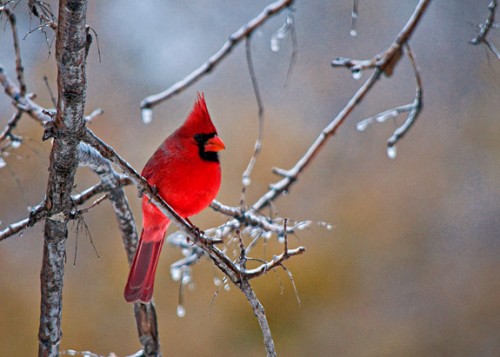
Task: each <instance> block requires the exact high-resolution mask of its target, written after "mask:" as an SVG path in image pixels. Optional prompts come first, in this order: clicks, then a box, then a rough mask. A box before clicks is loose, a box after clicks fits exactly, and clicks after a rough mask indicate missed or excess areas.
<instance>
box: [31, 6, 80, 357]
mask: <svg viewBox="0 0 500 357" xmlns="http://www.w3.org/2000/svg"><path fill="white" fill-rule="evenodd" d="M86 12H87V1H86V0H61V1H60V2H59V26H58V29H57V40H56V61H57V70H58V72H57V86H58V103H57V115H56V118H55V121H54V122H53V125H52V126H51V127H50V128H49V129H47V130H48V131H47V132H46V135H45V137H53V138H54V142H53V145H52V151H51V154H50V166H49V179H48V183H47V194H46V202H45V206H46V209H47V211H48V217H47V218H46V220H45V227H44V249H43V262H42V271H41V273H40V283H41V306H40V328H39V334H38V339H39V348H38V355H39V356H58V355H59V345H60V343H61V317H62V289H63V277H64V259H65V253H66V249H65V242H66V238H67V236H68V227H67V223H68V221H69V216H68V215H69V213H70V210H71V205H72V201H71V191H72V189H73V183H74V176H75V172H76V168H77V166H78V144H79V142H80V138H81V137H82V135H83V133H84V132H85V120H84V118H83V111H84V107H85V96H86V76H85V48H86V44H87V38H86V30H85V23H86Z"/></svg>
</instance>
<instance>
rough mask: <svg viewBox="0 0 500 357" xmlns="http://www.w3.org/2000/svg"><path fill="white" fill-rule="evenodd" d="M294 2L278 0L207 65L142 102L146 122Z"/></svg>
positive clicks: (240, 30)
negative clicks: (153, 110)
mask: <svg viewBox="0 0 500 357" xmlns="http://www.w3.org/2000/svg"><path fill="white" fill-rule="evenodd" d="M292 3H293V0H278V1H276V2H274V3H272V4H270V5H268V6H266V7H265V8H264V10H262V12H261V13H260V14H258V15H257V16H256V17H255V18H253V19H252V20H250V21H249V22H248V23H246V24H245V25H243V26H241V27H240V28H239V29H238V31H236V32H234V33H233V34H232V35H231V36H229V38H228V40H227V41H226V42H225V43H224V44H223V45H222V47H221V48H220V49H219V50H218V51H217V52H216V53H214V54H213V55H212V56H211V57H210V58H209V59H208V60H207V61H206V62H205V63H203V64H202V65H201V66H200V67H198V68H197V69H195V70H194V71H193V72H191V73H190V74H188V75H187V76H186V77H184V78H183V79H181V80H180V81H178V82H176V83H174V84H173V85H172V86H170V87H169V88H167V89H166V90H164V91H163V92H160V93H158V94H153V95H150V96H149V97H146V98H145V99H143V100H142V102H141V112H142V117H143V121H144V122H149V121H150V120H151V116H152V113H151V110H152V108H153V107H154V106H156V105H158V104H159V103H161V102H163V101H165V100H167V99H169V98H171V97H173V96H174V95H176V94H179V93H180V92H182V91H183V90H185V89H186V88H188V87H189V86H191V85H192V84H193V83H195V82H197V81H198V80H199V79H201V78H202V77H203V76H205V75H207V74H208V73H210V72H211V71H212V70H213V69H214V68H215V67H216V66H217V65H218V64H219V63H220V62H221V61H222V60H223V59H224V58H225V57H226V56H227V55H228V54H229V53H230V52H231V51H232V50H233V49H234V48H235V47H236V45H238V44H239V43H240V42H241V41H243V40H245V39H246V38H247V37H248V36H250V35H251V34H252V33H253V32H254V31H255V30H256V29H258V28H259V27H260V26H262V25H263V24H264V23H265V22H266V21H267V20H268V19H269V18H271V17H272V16H273V15H276V14H278V13H279V12H280V11H281V10H283V9H285V8H287V7H289V6H291V5H292Z"/></svg>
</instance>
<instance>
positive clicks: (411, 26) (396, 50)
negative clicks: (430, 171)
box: [332, 0, 430, 158]
mask: <svg viewBox="0 0 500 357" xmlns="http://www.w3.org/2000/svg"><path fill="white" fill-rule="evenodd" d="M429 4H430V0H420V1H419V3H418V4H417V7H416V8H415V11H414V12H413V14H412V16H411V17H410V19H409V20H408V22H407V23H406V25H405V26H404V27H403V29H402V30H401V31H400V32H399V34H398V35H397V36H396V39H395V40H394V42H393V43H392V44H391V45H390V46H389V48H387V49H386V50H385V51H383V52H381V53H380V54H378V55H376V56H374V57H372V58H371V59H369V60H352V59H349V58H343V57H339V58H336V59H335V60H333V61H332V66H333V67H345V68H347V69H349V70H350V71H351V72H352V73H353V74H354V75H356V74H360V73H361V71H363V70H367V69H374V72H373V74H372V76H371V77H370V78H369V79H368V81H367V82H365V85H363V87H361V88H360V90H361V89H363V88H366V90H368V89H369V88H370V87H371V86H372V85H373V84H375V82H376V81H377V80H378V79H379V78H380V75H381V74H382V73H385V74H386V75H387V76H390V75H392V73H393V71H394V68H395V66H396V65H397V64H398V63H399V60H400V59H401V57H402V53H403V49H405V50H406V54H407V55H408V58H409V59H410V62H411V65H412V68H413V71H414V75H415V81H416V93H415V100H414V101H413V103H412V104H408V105H404V106H400V107H397V108H393V109H389V110H387V111H384V112H382V113H379V114H377V115H375V116H373V117H370V118H367V119H365V120H362V121H361V122H359V123H358V125H357V129H358V130H359V131H363V130H365V129H366V127H367V126H368V125H369V124H370V123H372V122H373V121H374V120H377V121H379V122H382V121H385V120H386V119H387V118H389V117H395V116H398V115H399V114H401V113H405V112H407V113H408V116H407V119H406V121H405V122H404V123H403V125H401V126H400V127H399V128H397V129H396V130H395V132H394V134H393V135H392V136H391V137H390V138H389V139H388V141H387V154H388V156H389V157H390V158H395V157H396V146H395V145H396V143H397V142H398V141H399V140H400V139H401V138H402V137H403V136H404V135H405V134H406V133H407V132H408V130H409V129H410V128H411V127H412V125H413V124H414V123H415V120H416V118H417V116H418V114H419V113H420V111H421V109H422V106H423V104H422V103H423V102H422V93H423V89H422V81H421V78H420V73H419V70H418V68H417V64H416V61H415V57H414V55H413V52H412V51H411V49H410V47H409V45H408V41H409V39H410V37H411V35H412V34H413V32H414V30H415V28H416V26H417V25H418V23H419V21H420V19H421V18H422V16H423V14H424V13H425V10H426V9H427V7H428V5H429ZM372 81H373V82H372ZM369 82H370V83H371V84H370V86H368V87H367V86H366V84H367V83H369ZM358 94H363V95H362V96H364V93H360V91H359V90H358V92H357V93H356V94H355V97H356V96H358ZM353 98H354V97H353ZM361 98H362V97H361ZM348 106H349V105H348ZM347 114H348V113H347Z"/></svg>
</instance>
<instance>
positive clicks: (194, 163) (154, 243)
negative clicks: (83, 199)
mask: <svg viewBox="0 0 500 357" xmlns="http://www.w3.org/2000/svg"><path fill="white" fill-rule="evenodd" d="M223 149H225V146H224V142H223V141H222V140H221V139H220V138H219V137H218V136H217V130H216V129H215V126H214V125H213V124H212V120H211V119H210V115H209V114H208V110H207V105H206V103H205V98H204V96H203V94H198V98H197V100H196V102H195V103H194V106H193V110H192V112H191V114H189V116H188V117H187V119H186V121H185V122H184V124H182V126H181V127H179V128H178V129H177V130H176V131H174V132H173V133H172V134H171V135H170V136H169V137H168V138H166V139H165V141H164V142H163V143H162V144H161V145H160V147H159V148H158V149H157V150H156V151H155V153H154V154H153V156H151V158H150V159H149V161H148V162H147V163H146V166H145V167H144V170H143V171H142V176H143V177H144V178H145V179H146V180H147V181H148V182H149V184H150V185H151V186H153V187H156V189H157V190H158V193H159V195H160V196H161V197H162V198H163V199H164V200H165V201H166V202H167V203H168V204H169V205H170V206H171V207H172V208H173V209H174V210H175V211H176V212H177V213H178V214H179V215H180V216H181V217H184V218H186V219H187V218H188V217H190V216H192V215H194V214H197V213H198V212H200V211H201V210H203V209H204V208H206V207H207V206H208V205H209V204H210V203H211V202H212V200H213V199H214V198H215V196H216V195H217V192H218V191H219V187H220V182H221V169H220V164H219V157H218V151H220V150H223ZM142 217H143V228H142V233H141V239H140V240H139V245H138V246H137V251H136V253H135V257H134V261H133V263H132V267H131V268H130V274H129V276H128V280H127V285H126V286H125V294H124V295H125V300H127V301H128V302H136V301H141V302H149V301H150V300H151V296H152V295H153V285H154V279H155V271H156V266H157V265H158V258H159V256H160V251H161V247H162V245H163V237H164V235H165V232H166V231H167V228H168V226H169V225H170V220H169V219H168V218H167V217H166V216H164V215H163V213H161V212H160V210H158V208H156V206H155V205H154V204H153V203H151V202H150V200H149V198H148V197H147V196H145V195H144V197H143V198H142Z"/></svg>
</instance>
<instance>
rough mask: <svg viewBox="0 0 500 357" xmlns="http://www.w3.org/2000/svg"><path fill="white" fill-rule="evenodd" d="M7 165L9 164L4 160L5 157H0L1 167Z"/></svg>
mask: <svg viewBox="0 0 500 357" xmlns="http://www.w3.org/2000/svg"><path fill="white" fill-rule="evenodd" d="M5 166H7V163H6V162H5V160H4V159H2V158H1V157H0V169H1V168H2V167H5Z"/></svg>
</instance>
